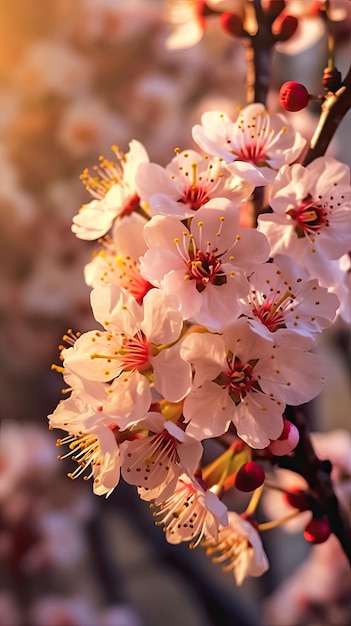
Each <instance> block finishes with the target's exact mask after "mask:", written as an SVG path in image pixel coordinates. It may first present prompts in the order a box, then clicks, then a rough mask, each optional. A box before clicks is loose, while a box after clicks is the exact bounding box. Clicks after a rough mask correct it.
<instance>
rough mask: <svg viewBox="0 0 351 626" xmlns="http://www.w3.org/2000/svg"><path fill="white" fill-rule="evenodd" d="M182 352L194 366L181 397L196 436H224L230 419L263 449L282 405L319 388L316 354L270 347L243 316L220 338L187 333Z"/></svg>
mask: <svg viewBox="0 0 351 626" xmlns="http://www.w3.org/2000/svg"><path fill="white" fill-rule="evenodd" d="M181 354H182V356H183V358H185V359H187V360H189V361H190V362H191V363H192V365H193V367H194V369H195V375H194V384H193V389H192V391H191V392H190V394H189V395H188V396H187V397H186V398H185V401H184V417H185V420H186V421H187V422H189V424H188V427H187V431H188V432H189V433H190V434H191V435H193V436H195V437H198V438H200V439H202V438H206V437H216V436H218V435H221V434H223V433H224V432H226V430H227V429H228V428H229V425H230V423H231V422H233V423H234V425H235V426H236V429H237V434H238V436H239V437H241V439H243V440H244V441H245V442H246V443H247V444H248V445H249V446H251V447H253V448H265V447H267V446H268V445H269V444H270V441H271V440H274V439H278V437H279V436H280V434H281V432H282V429H283V419H282V414H283V412H284V408H285V403H288V404H291V405H297V404H301V403H304V402H308V401H309V400H311V399H312V398H314V397H315V396H316V395H317V394H318V393H319V392H320V391H321V389H322V387H323V382H324V379H323V372H322V370H323V367H322V363H321V362H320V360H319V358H318V357H317V356H316V355H315V354H311V353H309V352H300V351H298V350H294V349H288V348H277V347H274V345H273V343H272V341H271V340H270V339H269V338H268V337H263V336H260V335H258V334H257V333H255V332H254V331H253V330H252V329H251V327H250V324H249V322H248V320H247V319H246V318H241V319H239V320H237V321H236V322H234V323H233V324H232V325H231V326H229V327H227V328H226V329H225V330H224V332H223V336H220V335H212V334H210V333H207V334H206V333H205V334H204V333H201V334H200V333H192V334H191V335H189V336H188V337H186V338H185V339H184V341H183V344H182V348H181Z"/></svg>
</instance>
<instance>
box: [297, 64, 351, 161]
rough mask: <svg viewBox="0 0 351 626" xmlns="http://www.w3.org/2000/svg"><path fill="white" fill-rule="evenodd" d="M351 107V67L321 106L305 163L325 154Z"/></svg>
mask: <svg viewBox="0 0 351 626" xmlns="http://www.w3.org/2000/svg"><path fill="white" fill-rule="evenodd" d="M350 108H351V67H350V69H349V71H348V73H347V75H346V76H345V79H344V80H343V82H342V85H341V87H340V89H338V90H337V91H336V92H335V93H332V92H330V93H329V94H328V95H327V97H326V99H325V100H324V102H323V104H322V107H321V115H320V118H319V122H318V125H317V128H316V130H315V132H314V134H313V137H312V139H311V142H310V147H309V150H308V152H307V154H306V155H305V157H304V160H303V165H308V164H309V163H311V161H313V160H314V159H316V158H317V157H320V156H323V155H324V154H325V152H326V150H327V148H328V146H329V144H330V142H331V140H332V139H333V137H334V134H335V132H336V130H337V128H338V126H339V124H340V122H341V120H342V119H343V118H344V116H345V115H346V113H347V112H348V111H349V110H350Z"/></svg>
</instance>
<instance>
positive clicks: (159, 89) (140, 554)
mask: <svg viewBox="0 0 351 626" xmlns="http://www.w3.org/2000/svg"><path fill="white" fill-rule="evenodd" d="M184 2H186V0H184ZM295 4H296V3H295ZM297 4H299V3H297ZM302 4H305V6H306V5H307V4H309V3H308V2H305V3H302ZM300 5H301V2H300ZM338 28H339V30H338V33H339V35H338V51H337V52H338V66H339V69H340V70H341V71H343V72H344V71H345V70H347V69H348V62H349V59H350V22H349V21H347V20H343V21H342V22H340V24H339V25H338ZM169 33H170V29H169V25H168V24H167V22H166V20H165V14H164V3H163V2H162V1H157V0H128V1H123V0H50V1H49V2H43V1H42V0H11V2H7V1H5V0H0V276H1V283H0V285H1V289H0V415H1V452H0V503H1V516H0V626H90V625H91V626H161V625H163V624H167V626H178V625H179V623H183V624H186V626H231V625H234V624H237V625H238V626H245V624H247V625H250V626H256V625H257V626H274V625H275V624H276V625H277V626H282V625H283V624H286V625H287V626H295V625H297V624H306V625H309V624H313V625H314V626H318V625H319V624H321V625H324V624H326V625H327V624H328V625H332V624H333V625H334V624H335V625H336V626H338V625H340V626H346V624H348V623H349V621H348V620H349V618H350V613H349V610H350V600H349V598H350V590H351V580H350V574H349V570H348V569H347V566H346V563H345V561H344V559H343V555H342V554H341V552H340V550H339V548H338V545H337V543H336V542H333V539H332V538H331V540H330V541H328V542H327V544H324V545H323V546H318V548H316V549H315V548H313V549H312V550H311V549H309V548H308V546H307V544H306V543H305V542H304V541H303V539H302V538H301V533H300V534H299V533H297V534H296V533H295V534H294V533H290V534H285V533H283V531H277V532H274V533H267V540H266V541H267V545H266V546H265V547H266V550H267V554H268V556H269V559H270V561H271V568H270V571H269V572H268V573H267V574H265V575H264V576H263V577H262V578H260V579H251V580H248V581H246V582H245V583H244V584H243V586H242V587H241V588H240V589H238V588H237V587H236V586H235V582H234V579H233V578H232V576H231V575H230V574H223V573H222V572H221V570H220V568H219V567H218V566H214V565H213V564H212V563H211V561H210V560H209V559H208V557H206V556H205V554H204V553H203V552H201V549H199V550H195V551H193V552H190V551H189V549H188V547H187V546H186V545H184V546H183V545H182V546H178V547H173V546H170V545H168V544H166V541H165V539H164V536H163V533H162V532H161V530H160V529H158V528H155V527H154V525H153V522H152V517H151V514H150V511H149V508H148V506H147V504H146V503H142V502H139V500H138V498H137V496H136V495H135V493H134V490H133V489H132V488H129V486H127V485H124V484H123V485H122V484H121V485H120V486H119V487H118V489H117V490H116V491H115V492H114V493H113V494H112V495H111V496H110V498H109V499H108V500H105V499H104V498H98V497H96V496H93V495H92V491H91V484H90V483H85V482H84V481H82V480H77V481H70V480H69V479H68V478H67V476H66V473H67V471H68V469H69V468H68V467H66V466H65V462H58V461H57V459H56V455H57V449H56V447H55V441H56V437H57V436H58V433H56V434H55V433H52V432H49V431H48V429H47V417H46V416H47V415H48V414H49V413H51V412H52V411H53V410H54V408H55V407H56V405H57V402H58V401H59V400H60V398H61V387H62V378H61V376H60V375H59V374H57V373H55V372H53V371H52V370H51V364H52V363H59V358H58V355H59V353H58V348H57V346H58V345H59V344H60V343H61V337H62V335H63V334H64V333H65V332H66V330H67V329H68V328H72V329H73V330H74V331H76V330H80V331H85V330H89V329H91V328H94V321H93V319H92V316H91V312H90V306H89V291H90V290H89V288H88V287H86V286H85V284H84V278H83V268H84V265H85V264H86V263H87V262H88V261H89V260H90V258H91V254H92V251H93V248H94V244H91V243H88V242H84V241H81V240H78V239H76V238H75V236H74V235H73V234H72V233H71V230H70V227H71V221H72V217H73V216H74V215H75V214H76V213H77V211H78V209H79V207H80V206H81V205H82V204H83V203H86V202H89V201H90V199H91V198H90V196H89V194H88V192H87V191H86V190H85V189H84V187H83V185H82V184H81V182H80V179H79V176H80V174H81V172H82V170H83V169H84V168H85V167H91V166H92V165H93V164H95V163H97V161H98V157H99V155H100V154H103V155H104V156H106V157H107V158H110V155H111V152H110V149H111V146H112V145H113V144H117V145H118V146H119V147H120V148H121V149H122V150H125V151H127V150H128V144H129V141H130V140H131V139H138V140H139V141H141V142H142V143H143V144H144V145H145V147H146V149H147V151H148V153H149V155H150V159H151V160H152V161H156V162H158V163H160V164H161V165H165V164H166V163H168V162H169V161H170V160H171V159H172V157H173V154H174V153H173V150H174V148H175V147H177V146H179V147H180V149H181V150H182V149H186V148H189V147H192V143H191V127H192V125H193V124H194V123H198V122H199V120H200V116H201V114H202V112H204V111H206V110H208V109H216V108H217V109H218V108H220V109H222V110H225V111H226V112H228V113H229V114H231V113H232V112H234V111H235V109H236V106H237V105H238V104H241V105H243V104H245V76H246V64H245V55H244V49H243V45H242V42H241V41H240V40H233V39H231V38H229V36H227V35H225V34H223V33H222V32H221V31H220V29H219V25H218V21H216V20H211V21H210V22H209V24H208V28H207V30H206V34H205V36H204V37H203V39H202V40H201V41H200V42H199V43H198V44H197V45H196V46H195V47H193V48H190V49H186V50H173V51H171V50H167V49H166V46H165V43H166V40H167V37H168V36H169ZM325 59H326V33H325V30H324V27H323V23H322V21H321V20H319V19H317V18H316V17H314V18H313V19H312V18H309V21H307V22H304V24H303V28H302V27H301V30H300V31H299V35H298V37H294V40H293V41H291V42H289V43H288V44H286V45H281V46H280V48H277V49H276V50H275V53H274V57H273V65H272V67H273V72H272V78H271V91H270V100H269V106H270V109H271V110H273V111H276V110H278V99H277V92H278V91H279V87H280V85H281V84H282V82H285V80H299V81H300V82H303V83H304V84H305V85H306V87H307V88H308V90H309V91H310V92H316V91H317V92H318V90H319V89H320V83H321V75H322V70H323V67H324V66H325ZM290 121H291V123H293V124H295V125H296V127H297V128H298V129H299V130H300V131H301V132H302V133H303V134H305V135H306V136H310V134H311V132H312V131H313V128H314V126H315V122H316V111H314V110H313V108H312V109H311V110H310V108H309V110H308V111H306V110H305V111H304V112H302V113H301V114H294V115H293V116H290ZM350 132H351V120H350V115H348V116H347V117H346V118H345V120H344V121H343V123H342V125H341V127H340V130H339V131H338V133H337V135H336V138H335V140H334V141H333V143H332V146H331V148H330V153H331V154H333V155H334V156H336V157H337V158H339V159H340V160H343V161H344V162H346V163H348V164H349V165H350V164H351V153H350V150H349V138H350ZM348 339H349V336H348V331H347V329H346V327H344V326H343V324H342V323H341V322H339V323H338V324H337V325H336V326H334V327H333V328H332V329H331V330H330V331H329V332H328V333H326V336H325V337H324V338H323V341H322V342H321V346H320V351H321V352H322V353H323V354H324V355H325V357H326V359H327V362H328V367H329V370H330V377H329V382H328V384H327V387H326V390H325V392H324V393H323V394H322V396H321V397H320V398H319V399H318V401H317V405H316V407H315V411H314V414H313V415H314V417H313V424H311V426H312V428H313V429H314V430H319V431H324V432H328V431H330V430H334V429H338V430H339V431H340V432H341V433H342V434H341V435H340V438H339V439H337V440H336V443H335V446H334V449H335V451H336V452H335V456H336V459H337V463H338V462H340V471H344V472H347V471H348V472H349V474H348V478H349V477H350V474H351V468H350V467H349V466H350V464H351V460H350V459H348V457H347V450H348V448H347V445H349V442H348V441H347V438H348V435H347V431H348V430H349V425H350V409H351V398H350V378H349V376H350V375H349V365H350V354H349V352H348V350H347V340H348ZM348 345H350V344H348ZM345 346H346V348H345ZM329 441H330V440H329ZM345 442H346V443H345ZM345 446H346V447H345ZM344 449H345V450H346V452H345V453H344V452H343V450H344ZM326 454H327V453H326ZM229 504H230V503H229ZM273 535H274V536H273ZM316 550H317V552H316ZM338 555H339V556H338ZM331 563H332V566H331ZM301 568H303V569H301ZM297 581H299V582H297ZM312 581H313V584H312ZM341 581H342V582H341ZM327 592H328V593H327ZM328 594H329V595H328ZM326 605H327V608H326ZM287 607H289V611H287ZM289 619H290V621H289Z"/></svg>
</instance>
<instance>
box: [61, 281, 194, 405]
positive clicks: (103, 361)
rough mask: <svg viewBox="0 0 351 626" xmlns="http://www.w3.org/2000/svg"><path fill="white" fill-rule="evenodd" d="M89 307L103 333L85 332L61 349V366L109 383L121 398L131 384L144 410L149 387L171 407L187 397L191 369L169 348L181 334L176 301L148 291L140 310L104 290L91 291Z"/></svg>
mask: <svg viewBox="0 0 351 626" xmlns="http://www.w3.org/2000/svg"><path fill="white" fill-rule="evenodd" d="M91 304H92V309H93V314H94V317H95V319H96V320H97V321H98V322H99V323H100V324H102V326H103V327H104V328H105V329H106V330H105V331H99V330H96V331H94V330H93V331H89V332H87V333H84V334H83V335H81V336H80V337H79V338H78V339H77V341H76V342H75V344H74V346H73V347H72V348H69V349H68V350H64V351H63V353H62V356H63V358H64V365H65V367H67V368H68V369H70V370H72V371H73V372H75V373H77V374H78V375H81V376H83V377H85V378H88V379H89V380H96V381H103V382H108V381H114V383H113V384H114V390H115V392H116V394H117V395H118V396H119V395H121V397H122V396H123V395H124V394H125V389H126V388H128V386H129V385H131V388H134V391H135V393H138V394H141V397H142V398H143V399H142V402H145V403H146V405H148V406H150V403H151V386H154V387H155V389H156V390H157V391H158V392H159V393H161V394H162V395H163V396H164V397H166V398H167V399H168V400H170V401H171V402H172V401H174V402H177V401H178V400H181V399H182V398H183V397H184V396H185V395H186V394H187V393H188V391H189V389H190V384H191V372H190V366H189V364H188V363H186V362H185V361H184V360H183V359H182V358H181V357H180V355H179V348H178V346H177V345H175V346H173V347H169V346H170V344H173V343H174V342H176V341H177V340H178V338H179V335H180V332H181V330H182V322H183V318H182V315H181V312H180V310H179V303H178V299H177V298H176V297H174V296H169V295H166V294H164V293H163V292H162V291H160V290H159V289H151V290H150V291H149V292H148V293H147V294H146V296H145V297H144V300H143V306H140V305H139V304H138V303H137V302H136V300H135V299H134V298H133V296H131V295H130V294H129V293H128V292H126V291H125V290H123V289H122V288H120V287H118V286H116V285H103V286H100V287H96V288H95V289H93V291H92V293H91ZM122 374H123V375H122ZM131 408H132V407H131Z"/></svg>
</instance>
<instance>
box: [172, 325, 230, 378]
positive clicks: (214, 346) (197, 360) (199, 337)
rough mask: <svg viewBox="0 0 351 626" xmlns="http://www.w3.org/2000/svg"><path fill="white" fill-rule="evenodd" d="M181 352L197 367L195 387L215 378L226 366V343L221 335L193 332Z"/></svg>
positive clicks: (186, 339)
mask: <svg viewBox="0 0 351 626" xmlns="http://www.w3.org/2000/svg"><path fill="white" fill-rule="evenodd" d="M180 354H181V356H182V358H183V359H185V360H186V361H188V362H189V363H191V364H192V365H193V366H194V368H195V374H194V385H195V387H200V386H201V385H202V384H203V383H204V382H205V380H214V379H215V378H217V376H218V375H219V374H220V373H221V372H222V371H223V370H224V369H225V368H226V350H225V344H224V342H223V339H222V337H221V336H220V335H212V334H210V333H192V334H190V335H188V336H187V337H185V339H184V340H183V342H182V346H181V349H180Z"/></svg>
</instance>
